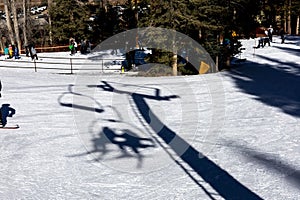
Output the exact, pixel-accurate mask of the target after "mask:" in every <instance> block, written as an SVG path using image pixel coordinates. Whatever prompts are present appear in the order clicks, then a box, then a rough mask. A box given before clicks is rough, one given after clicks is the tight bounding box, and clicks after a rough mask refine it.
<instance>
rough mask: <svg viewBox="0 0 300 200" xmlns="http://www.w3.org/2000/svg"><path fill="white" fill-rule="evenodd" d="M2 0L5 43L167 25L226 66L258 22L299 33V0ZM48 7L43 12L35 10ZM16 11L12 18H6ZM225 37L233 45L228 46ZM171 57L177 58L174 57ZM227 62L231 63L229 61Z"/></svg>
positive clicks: (42, 42)
mask: <svg viewBox="0 0 300 200" xmlns="http://www.w3.org/2000/svg"><path fill="white" fill-rule="evenodd" d="M35 2H36V1H35ZM35 2H33V1H28V0H3V5H4V7H3V11H2V16H1V23H0V27H1V35H2V37H1V48H2V50H3V47H4V46H5V45H7V44H8V43H9V44H16V45H18V47H19V48H20V49H24V46H26V45H28V43H34V44H35V45H36V46H57V45H66V44H68V42H69V38H70V37H72V38H75V39H76V40H77V41H78V42H80V41H81V40H84V39H88V40H90V41H92V43H93V44H98V43H100V42H101V41H103V40H105V39H106V38H109V37H111V36H113V35H114V34H116V33H119V32H123V31H126V30H130V29H132V28H137V27H147V26H153V27H163V28H168V29H174V30H176V31H178V32H181V33H183V34H186V35H188V36H190V37H191V38H193V39H194V40H195V41H197V42H199V43H200V44H201V45H202V46H204V47H205V49H206V50H207V51H208V52H209V53H210V54H211V56H212V57H213V58H214V59H217V60H218V63H220V65H227V64H228V59H229V58H230V56H232V55H233V54H235V53H237V52H238V48H239V44H238V42H237V40H238V39H239V38H248V37H255V34H256V29H257V28H258V27H269V26H270V25H272V26H273V27H274V29H275V33H276V32H277V31H279V30H280V29H281V28H283V29H284V30H285V32H286V33H287V34H299V13H300V0H272V1H271V0H170V1H167V0H161V1H151V0H125V1H106V0H101V1H92V0H42V1H39V2H38V3H35ZM41 6H46V7H47V10H45V11H42V12H41V13H39V14H36V13H34V14H33V12H32V11H33V9H35V8H37V7H41ZM6 16H11V17H6ZM225 40H229V41H231V46H230V47H229V48H228V46H226V47H225V46H224V45H222V44H224V41H225ZM170 62H172V61H170ZM226 63H227V64H226Z"/></svg>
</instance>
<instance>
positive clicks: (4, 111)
mask: <svg viewBox="0 0 300 200" xmlns="http://www.w3.org/2000/svg"><path fill="white" fill-rule="evenodd" d="M0 112H1V121H2V125H3V126H5V125H6V124H7V118H8V117H12V116H13V115H14V114H16V110H15V109H14V108H12V107H10V104H2V106H1V108H0Z"/></svg>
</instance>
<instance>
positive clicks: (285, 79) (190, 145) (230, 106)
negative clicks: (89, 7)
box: [0, 37, 300, 200]
mask: <svg viewBox="0 0 300 200" xmlns="http://www.w3.org/2000/svg"><path fill="white" fill-rule="evenodd" d="M274 41H275V43H272V44H271V47H268V46H267V47H265V48H263V49H255V51H254V49H253V46H255V45H257V41H256V44H255V41H254V40H245V41H243V44H244V47H245V48H246V50H245V51H244V52H243V54H242V55H241V58H246V59H247V60H246V61H245V62H243V63H238V64H237V65H236V66H235V67H234V68H233V69H232V70H230V71H224V72H220V73H218V74H208V75H202V76H190V77H156V78H149V77H148V78H142V77H130V76H126V75H123V74H119V73H109V74H106V73H98V72H95V73H94V74H93V73H82V74H81V73H75V74H73V75H70V74H67V72H68V71H66V73H60V70H58V69H57V67H53V68H52V69H48V70H44V69H40V70H37V72H34V70H33V68H31V69H28V68H26V69H24V68H2V67H1V69H0V77H1V81H2V84H3V91H2V95H3V97H2V98H1V99H0V101H1V104H10V107H11V108H13V109H15V110H16V114H15V115H14V116H13V117H12V118H10V117H8V118H7V120H8V123H9V124H19V126H20V128H19V129H15V130H5V129H2V130H0V131H1V134H0V142H1V145H0V150H1V153H0V162H1V167H0V175H1V179H0V199H270V200H273V199H276V200H277V199H284V200H287V199H292V200H297V199H300V190H299V188H300V169H299V166H300V159H299V158H300V147H299V142H300V137H299V132H300V123H299V118H300V79H299V78H300V77H299V76H300V59H299V55H300V46H299V43H300V38H298V37H289V38H288V39H287V41H286V42H287V44H280V39H279V38H275V40H274ZM64 54H66V55H64ZM43 56H44V57H47V56H49V54H45V55H43ZM50 56H52V55H50ZM57 56H64V57H67V56H68V55H67V53H61V54H60V55H57ZM77 57H80V56H77ZM96 57H97V56H96ZM24 59H26V58H24ZM46 59H47V58H44V61H45V60H46ZM90 60H92V61H93V59H90ZM7 62H10V63H11V64H10V65H13V66H18V64H15V63H16V62H15V61H14V60H11V61H2V62H1V63H0V65H2V66H5V65H7ZM18 62H19V61H18ZM40 62H42V61H40ZM96 62H99V61H96ZM32 64H33V63H32V62H31V61H30V60H28V63H23V64H22V66H23V65H24V66H25V67H26V66H30V65H32ZM44 65H45V66H50V65H49V64H44ZM62 65H63V63H62ZM58 66H59V67H61V66H60V65H58ZM50 68H51V66H50Z"/></svg>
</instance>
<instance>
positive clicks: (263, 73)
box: [227, 55, 300, 117]
mask: <svg viewBox="0 0 300 200" xmlns="http://www.w3.org/2000/svg"><path fill="white" fill-rule="evenodd" d="M256 56H257V57H260V58H262V59H266V60H268V61H272V62H275V63H276V65H268V64H258V63H254V62H247V63H245V64H244V65H243V66H241V67H238V68H236V69H235V70H232V71H230V72H229V73H228V74H227V75H228V76H229V77H231V78H232V79H233V80H234V81H235V83H236V85H237V86H238V87H239V88H241V89H242V90H243V91H244V92H246V93H248V94H251V95H254V96H255V99H257V100H259V101H261V102H263V103H265V104H267V105H269V106H273V107H277V108H279V109H281V110H282V111H283V112H284V113H287V114H289V115H292V116H295V117H300V65H299V64H297V63H291V62H282V61H280V60H277V59H273V58H268V57H266V56H261V55H256Z"/></svg>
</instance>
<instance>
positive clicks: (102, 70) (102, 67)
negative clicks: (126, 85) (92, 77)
mask: <svg viewBox="0 0 300 200" xmlns="http://www.w3.org/2000/svg"><path fill="white" fill-rule="evenodd" d="M101 60H102V73H104V70H103V59H101Z"/></svg>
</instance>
